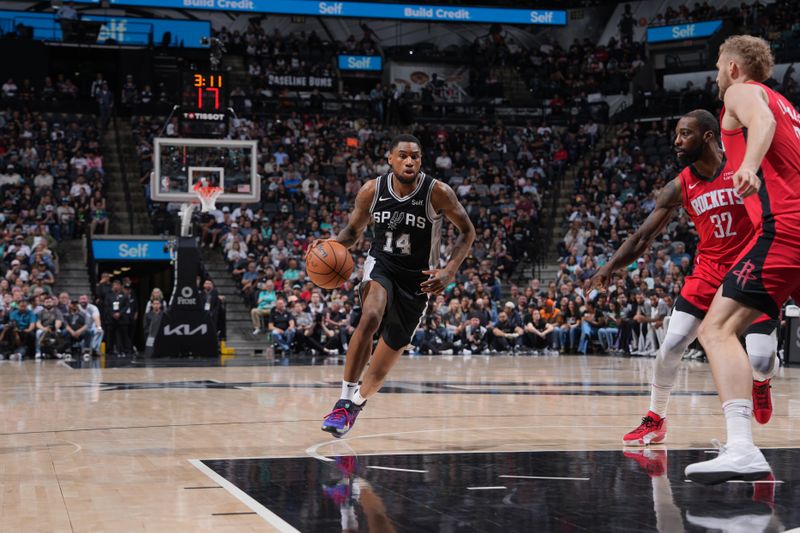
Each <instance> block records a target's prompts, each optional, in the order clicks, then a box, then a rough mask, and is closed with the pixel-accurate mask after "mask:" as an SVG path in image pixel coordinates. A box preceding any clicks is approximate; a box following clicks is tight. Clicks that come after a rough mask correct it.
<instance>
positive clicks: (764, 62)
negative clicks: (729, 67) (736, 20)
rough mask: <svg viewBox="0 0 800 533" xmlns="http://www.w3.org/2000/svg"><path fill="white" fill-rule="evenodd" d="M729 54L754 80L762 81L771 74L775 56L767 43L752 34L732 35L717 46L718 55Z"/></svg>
mask: <svg viewBox="0 0 800 533" xmlns="http://www.w3.org/2000/svg"><path fill="white" fill-rule="evenodd" d="M722 54H731V55H733V56H736V58H737V59H738V60H739V61H740V62H741V63H740V65H739V66H740V67H741V68H742V70H743V71H744V73H745V74H746V75H747V76H748V77H750V78H752V79H753V80H755V81H758V82H763V81H765V80H766V79H767V78H769V77H770V76H771V75H772V67H774V66H775V57H774V56H773V55H772V50H771V49H770V47H769V43H768V42H767V41H765V40H764V39H762V38H761V37H754V36H752V35H732V36H731V37H728V38H727V39H725V42H723V43H722V44H721V45H720V47H719V55H722Z"/></svg>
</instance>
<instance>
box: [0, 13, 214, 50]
mask: <svg viewBox="0 0 800 533" xmlns="http://www.w3.org/2000/svg"><path fill="white" fill-rule="evenodd" d="M81 19H82V20H93V21H97V22H102V23H103V27H102V28H101V29H100V33H99V34H98V35H97V42H98V43H104V42H105V41H106V40H108V39H113V40H114V41H116V42H117V43H119V44H129V45H139V46H147V45H148V44H150V43H149V41H150V35H151V34H152V36H153V43H154V44H160V43H161V42H162V40H163V39H164V34H165V33H167V32H169V34H170V37H171V39H170V45H171V46H185V47H187V48H206V46H204V45H202V44H201V42H200V41H201V39H203V38H204V37H205V38H208V37H210V36H211V23H210V22H208V21H194V20H173V19H147V18H131V17H109V16H103V15H83V16H82V17H81ZM17 24H24V25H25V26H30V27H32V28H33V38H34V39H37V40H41V41H60V40H61V39H62V35H61V26H60V25H59V23H58V21H57V20H56V16H55V14H54V13H29V12H23V11H0V27H2V29H3V30H8V31H10V30H11V29H13V28H14V26H16V25H17Z"/></svg>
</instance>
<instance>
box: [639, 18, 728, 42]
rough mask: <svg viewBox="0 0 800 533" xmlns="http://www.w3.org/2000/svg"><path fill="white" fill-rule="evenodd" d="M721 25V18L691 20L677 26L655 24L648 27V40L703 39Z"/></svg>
mask: <svg viewBox="0 0 800 533" xmlns="http://www.w3.org/2000/svg"><path fill="white" fill-rule="evenodd" d="M721 27H722V21H721V20H710V21H708V22H691V23H689V24H676V25H675V26H655V27H652V28H647V42H648V43H665V42H668V41H684V40H687V39H702V38H704V37H710V36H712V35H714V33H716V31H717V30H719V29H720V28H721Z"/></svg>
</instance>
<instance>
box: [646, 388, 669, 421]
mask: <svg viewBox="0 0 800 533" xmlns="http://www.w3.org/2000/svg"><path fill="white" fill-rule="evenodd" d="M670 394H672V387H663V386H661V385H656V384H655V383H653V384H652V385H650V410H651V411H653V412H654V413H655V414H657V415H658V416H660V417H661V418H664V417H665V416H667V404H668V403H669V396H670Z"/></svg>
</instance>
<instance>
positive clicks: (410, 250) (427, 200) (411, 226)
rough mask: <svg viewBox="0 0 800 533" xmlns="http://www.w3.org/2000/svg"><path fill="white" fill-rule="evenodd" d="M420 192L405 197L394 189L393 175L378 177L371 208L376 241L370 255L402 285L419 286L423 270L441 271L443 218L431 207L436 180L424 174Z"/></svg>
mask: <svg viewBox="0 0 800 533" xmlns="http://www.w3.org/2000/svg"><path fill="white" fill-rule="evenodd" d="M419 175H420V178H419V182H418V184H417V187H416V189H414V191H413V192H412V193H411V194H409V195H408V196H403V197H401V196H400V195H399V194H397V193H395V191H394V188H393V187H392V180H393V175H392V173H391V172H390V173H389V174H386V175H383V176H378V178H377V180H378V181H377V184H376V186H375V197H374V198H373V200H372V206H371V207H370V210H369V211H370V215H372V220H373V222H374V226H373V233H374V237H373V240H372V245H371V246H370V249H369V255H371V256H372V257H374V258H375V259H377V260H379V261H380V262H381V264H382V265H383V266H384V268H386V269H387V270H389V271H390V272H391V273H392V274H393V275H396V276H397V281H398V282H399V283H401V284H413V285H415V286H416V285H419V283H421V282H422V281H423V280H425V279H427V276H426V275H424V274H422V271H423V270H428V269H430V268H435V267H438V264H439V242H440V240H441V234H442V215H441V214H439V215H437V214H436V213H435V212H434V210H433V207H432V206H431V193H432V192H433V187H434V185H435V183H436V180H435V179H434V178H432V177H430V176H428V175H427V174H425V173H424V172H420V174H419Z"/></svg>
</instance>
